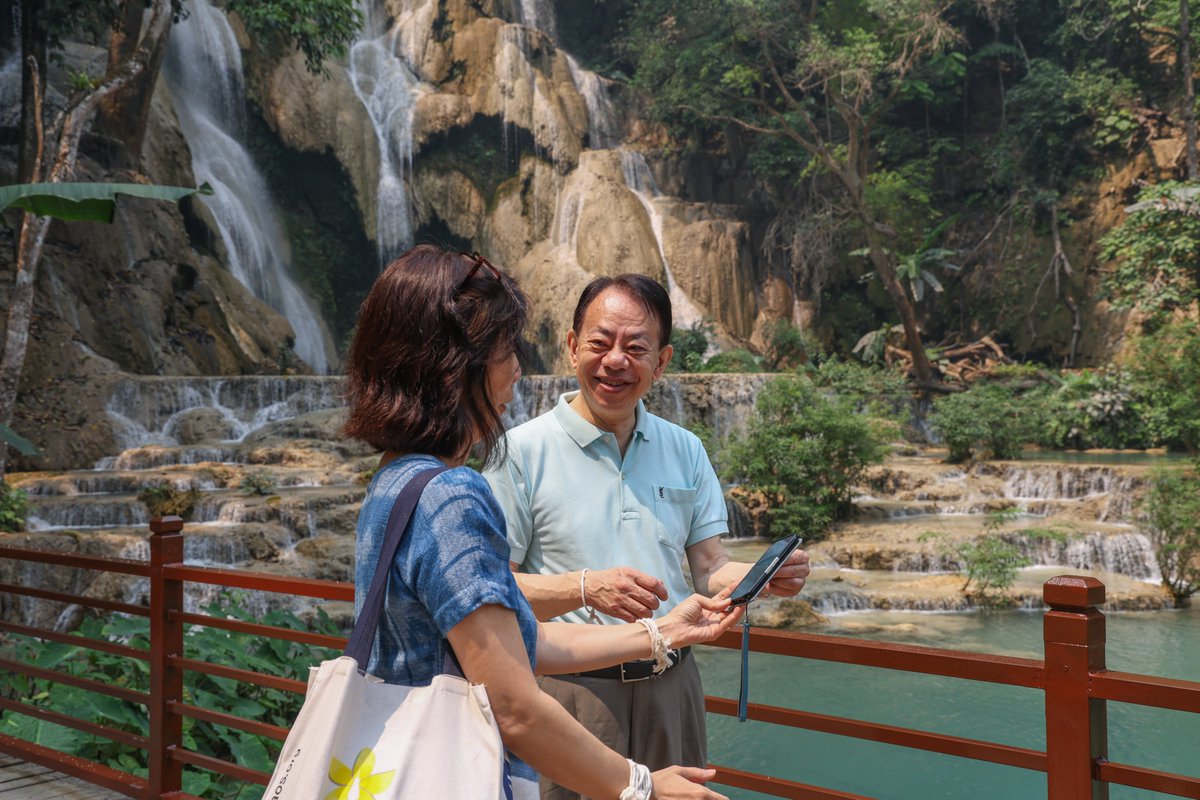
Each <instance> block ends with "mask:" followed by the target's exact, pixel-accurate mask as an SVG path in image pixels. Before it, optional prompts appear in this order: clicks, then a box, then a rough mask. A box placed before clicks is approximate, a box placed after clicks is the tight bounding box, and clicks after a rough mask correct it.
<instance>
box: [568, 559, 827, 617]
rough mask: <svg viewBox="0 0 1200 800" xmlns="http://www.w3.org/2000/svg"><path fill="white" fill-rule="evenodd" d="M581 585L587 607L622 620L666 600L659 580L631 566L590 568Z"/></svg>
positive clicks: (647, 612) (646, 613) (644, 614)
mask: <svg viewBox="0 0 1200 800" xmlns="http://www.w3.org/2000/svg"><path fill="white" fill-rule="evenodd" d="M805 574H806V575H807V574H808V573H807V572H805ZM584 584H585V594H586V596H587V604H588V605H589V606H591V607H592V608H594V609H596V610H597V611H599V612H601V613H604V614H608V615H609V616H612V617H616V618H617V619H621V620H624V621H625V622H633V621H634V620H637V619H641V618H643V617H649V616H651V615H652V614H653V613H654V610H655V609H656V608H658V604H659V603H660V602H661V601H663V600H666V599H667V587H666V586H665V585H663V582H662V581H660V580H659V579H658V578H656V577H654V576H653V575H648V574H646V573H645V572H641V571H640V570H636V569H633V568H632V567H613V568H612V569H590V570H588V573H587V576H586V577H585V578H584ZM800 585H801V586H803V585H804V582H803V581H801V582H800ZM796 591H799V589H797V590H796Z"/></svg>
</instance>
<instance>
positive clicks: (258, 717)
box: [0, 595, 338, 800]
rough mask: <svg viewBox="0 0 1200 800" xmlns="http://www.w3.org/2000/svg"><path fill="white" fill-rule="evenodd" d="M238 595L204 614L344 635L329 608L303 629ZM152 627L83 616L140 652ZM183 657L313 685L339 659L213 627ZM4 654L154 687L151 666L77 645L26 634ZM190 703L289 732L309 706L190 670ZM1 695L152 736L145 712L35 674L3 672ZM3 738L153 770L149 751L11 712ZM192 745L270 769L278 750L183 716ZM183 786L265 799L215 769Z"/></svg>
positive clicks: (208, 794) (92, 634)
mask: <svg viewBox="0 0 1200 800" xmlns="http://www.w3.org/2000/svg"><path fill="white" fill-rule="evenodd" d="M239 602H240V596H238V595H224V596H222V597H221V598H220V599H219V600H218V601H217V602H216V603H214V604H212V605H210V606H209V607H208V608H207V609H205V610H206V611H207V612H208V613H209V614H212V615H213V616H216V617H223V618H233V619H238V620H243V621H250V622H259V623H263V624H266V625H273V626H278V627H284V628H290V629H293V630H316V631H317V632H319V633H324V634H329V635H336V634H337V633H338V631H337V630H336V627H335V626H334V625H333V623H332V621H331V620H330V619H329V617H328V616H327V615H325V614H324V613H323V612H318V617H317V619H316V621H315V622H314V624H313V625H311V626H308V625H305V623H304V622H303V621H301V620H300V619H299V618H297V617H296V616H295V615H294V614H292V613H290V612H287V611H272V612H268V613H267V614H266V615H264V616H262V617H257V616H253V615H251V614H249V613H248V612H246V611H245V610H243V609H241V608H239V607H238V604H239ZM148 624H149V623H148V621H147V620H146V619H145V618H141V617H117V616H114V617H112V618H111V619H109V620H107V621H101V620H99V619H96V618H94V617H88V618H85V619H84V621H83V624H82V625H81V627H80V630H79V631H78V635H80V636H82V637H86V638H88V639H97V640H105V641H112V642H120V643H121V644H124V645H127V646H131V647H135V648H138V649H142V650H148V649H149V638H148V634H149V629H148ZM184 648H185V651H186V652H188V653H200V654H203V658H204V659H205V660H206V661H208V662H211V663H219V664H225V665H228V666H237V667H242V668H245V669H251V670H255V671H257V672H262V673H266V674H270V675H278V676H282V677H286V678H292V679H295V680H301V681H304V680H307V678H308V668H309V667H310V666H312V665H315V664H318V663H320V662H321V661H322V660H324V659H326V658H330V657H332V656H335V655H337V653H334V652H333V651H330V650H327V649H325V648H320V647H314V646H310V645H303V644H297V643H294V642H286V641H282V640H277V639H268V638H265V637H261V636H254V635H250V634H245V633H236V632H233V631H225V630H221V629H219V628H213V627H193V628H190V629H189V630H188V631H187V632H186V633H185V641H184ZM3 652H4V654H5V656H6V657H10V658H14V659H16V660H20V661H23V662H25V663H30V664H36V665H37V666H39V667H43V668H47V669H49V668H53V669H57V670H60V671H63V672H66V673H67V674H70V675H74V676H86V677H88V678H91V679H93V680H100V681H103V682H104V683H107V684H109V685H112V686H120V687H122V688H127V689H132V690H135V691H141V692H146V691H148V690H149V685H150V669H149V663H148V662H146V661H142V660H139V659H126V658H122V657H120V656H117V655H113V654H110V653H105V652H100V651H96V650H90V649H87V648H84V647H81V646H76V645H72V644H63V643H59V642H43V641H39V640H37V639H32V638H28V637H24V636H20V637H14V638H13V639H11V640H10V641H9V642H8V643H7V644H6V646H5V648H4V651H3ZM185 681H186V682H185V686H184V702H186V703H190V704H192V705H197V706H201V707H203V708H206V709H210V710H215V711H224V712H227V713H231V714H234V715H237V716H240V717H244V718H247V719H253V720H255V721H257V722H265V723H268V724H273V725H280V726H288V725H291V723H292V722H293V721H294V719H295V716H296V713H297V712H298V711H299V710H300V704H301V702H302V701H303V697H302V696H301V695H297V694H293V693H291V692H282V691H279V690H276V689H269V688H265V687H261V686H255V685H252V684H246V683H240V682H235V681H232V680H228V679H225V678H215V677H212V676H209V675H204V674H202V673H198V672H187V673H186V679H185ZM0 692H2V693H3V694H4V696H6V697H10V698H20V699H21V700H22V701H23V702H26V703H28V704H31V705H33V706H36V707H38V708H41V709H46V710H49V711H58V712H60V713H64V714H69V715H71V716H74V717H78V718H82V719H87V720H89V721H91V722H95V723H98V724H103V725H106V726H109V727H113V728H117V729H119V730H123V731H127V732H130V733H134V734H137V735H140V736H146V735H148V722H147V717H146V710H145V708H144V707H143V706H141V705H139V704H135V703H128V702H125V701H123V700H118V699H116V698H111V697H108V696H104V695H97V694H94V693H92V692H88V691H85V690H83V689H80V688H76V687H74V686H70V685H67V684H65V683H53V682H50V681H47V680H44V679H41V678H34V679H31V678H28V677H25V676H22V675H18V674H16V673H5V674H4V675H0ZM0 733H4V734H7V735H10V736H14V737H16V738H19V739H23V740H25V741H29V742H34V743H36V744H42V745H46V746H49V747H54V748H57V749H59V750H62V751H64V752H69V753H72V754H74V755H77V756H81V757H84V758H88V759H92V760H94V761H98V762H100V763H103V764H107V765H109V766H112V767H116V768H117V769H121V770H124V771H126V772H130V773H132V774H135V775H142V776H145V775H146V774H147V769H146V763H145V755H144V753H143V752H142V751H140V750H134V749H131V748H128V747H126V746H125V745H121V744H117V743H113V742H111V741H109V740H107V739H102V738H98V737H96V736H93V735H92V734H89V733H84V732H80V731H75V730H72V729H69V728H64V727H61V726H58V725H54V724H52V723H49V722H45V721H42V720H39V719H37V718H34V717H27V716H25V715H21V714H7V715H5V717H4V719H3V720H0ZM183 737H184V742H185V745H186V746H187V747H188V749H190V750H194V751H196V752H198V753H202V754H204V755H208V756H213V757H216V758H223V759H226V760H229V761H234V762H236V763H238V764H239V765H241V766H244V767H249V768H251V769H257V770H261V771H264V772H270V771H271V770H272V769H273V767H274V759H275V757H276V754H277V751H278V749H279V744H278V743H277V742H275V740H273V739H268V738H265V737H260V736H256V735H254V734H250V733H245V732H243V731H238V730H235V729H233V728H225V727H223V726H219V725H214V724H212V723H209V722H204V721H199V720H193V719H190V718H188V717H184V720H183ZM183 777H184V784H183V790H184V791H185V792H187V793H188V794H192V795H196V796H199V797H205V798H211V799H212V800H232V799H233V798H249V797H258V796H259V794H261V792H262V789H261V788H259V787H253V786H249V785H247V784H244V783H241V782H239V781H235V780H233V779H231V778H227V777H224V776H221V775H216V774H214V773H209V772H205V771H192V770H185V771H184V776H183Z"/></svg>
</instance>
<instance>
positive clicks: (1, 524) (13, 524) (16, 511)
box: [0, 479, 28, 532]
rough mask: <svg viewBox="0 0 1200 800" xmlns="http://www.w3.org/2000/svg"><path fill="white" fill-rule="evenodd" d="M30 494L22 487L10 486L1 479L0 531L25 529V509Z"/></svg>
mask: <svg viewBox="0 0 1200 800" xmlns="http://www.w3.org/2000/svg"><path fill="white" fill-rule="evenodd" d="M27 501H28V495H26V494H25V492H23V491H21V490H20V489H16V488H14V487H12V486H9V485H8V483H7V482H6V481H5V480H3V479H0V531H9V532H15V531H21V530H24V529H25V511H26V509H27V507H28V502H27Z"/></svg>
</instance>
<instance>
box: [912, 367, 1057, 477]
mask: <svg viewBox="0 0 1200 800" xmlns="http://www.w3.org/2000/svg"><path fill="white" fill-rule="evenodd" d="M929 421H930V423H931V424H932V425H933V428H934V430H935V431H937V433H938V435H939V436H941V437H942V440H943V441H944V442H945V443H946V446H947V447H948V448H949V451H950V452H949V455H948V456H947V457H946V460H947V461H949V462H951V463H958V462H961V461H966V460H967V459H968V458H970V457H971V456H972V455H973V454H976V453H980V452H983V451H986V452H987V453H989V454H990V455H991V456H992V457H993V458H1018V457H1019V456H1020V454H1021V447H1022V445H1024V444H1025V443H1026V442H1029V441H1031V440H1033V439H1035V438H1036V436H1037V434H1038V431H1039V429H1040V428H1041V421H1042V409H1041V405H1040V403H1038V402H1036V401H1035V398H1025V399H1024V401H1022V399H1021V396H1019V395H1018V394H1017V393H1016V392H1015V391H1014V390H1013V389H1011V388H1009V387H1007V386H1004V385H1001V384H994V383H989V384H976V385H974V386H972V387H971V388H970V389H968V390H967V391H965V392H959V393H957V394H951V395H944V396H942V397H939V398H937V399H936V400H934V401H933V413H932V414H931V415H930V418H929Z"/></svg>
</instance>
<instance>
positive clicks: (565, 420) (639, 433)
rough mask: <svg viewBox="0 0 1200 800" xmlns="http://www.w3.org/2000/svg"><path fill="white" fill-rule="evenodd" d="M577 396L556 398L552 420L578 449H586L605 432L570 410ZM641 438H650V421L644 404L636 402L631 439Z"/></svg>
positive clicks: (573, 410) (573, 393) (577, 392)
mask: <svg viewBox="0 0 1200 800" xmlns="http://www.w3.org/2000/svg"><path fill="white" fill-rule="evenodd" d="M578 395H579V390H578V389H576V390H575V391H573V392H566V393H564V394H560V395H559V396H558V404H557V405H555V406H554V418H555V419H556V420H558V424H559V425H562V428H563V430H564V431H566V432H567V435H568V436H570V437H571V438H572V439H574V440H575V444H577V445H579V446H580V447H587V446H588V445H589V444H591V443H592V442H594V441H596V440H597V439H599V438H600V437H601V436H603V435H604V434H605V433H606V431H603V430H601V429H600V428H597V427H596V426H595V425H593V424H592V423H590V422H588V421H587V420H586V419H584V418H583V417H581V416H579V413H578V412H577V411H576V410H575V409H573V408H571V405H570V403H571V401H572V400H574V399H575V398H576V397H577V396H578ZM638 437H641V438H642V439H649V438H650V420H649V414H648V413H647V412H646V404H645V403H643V402H642V401H641V400H638V404H637V409H636V410H635V411H634V423H633V438H634V439H636V438H638Z"/></svg>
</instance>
